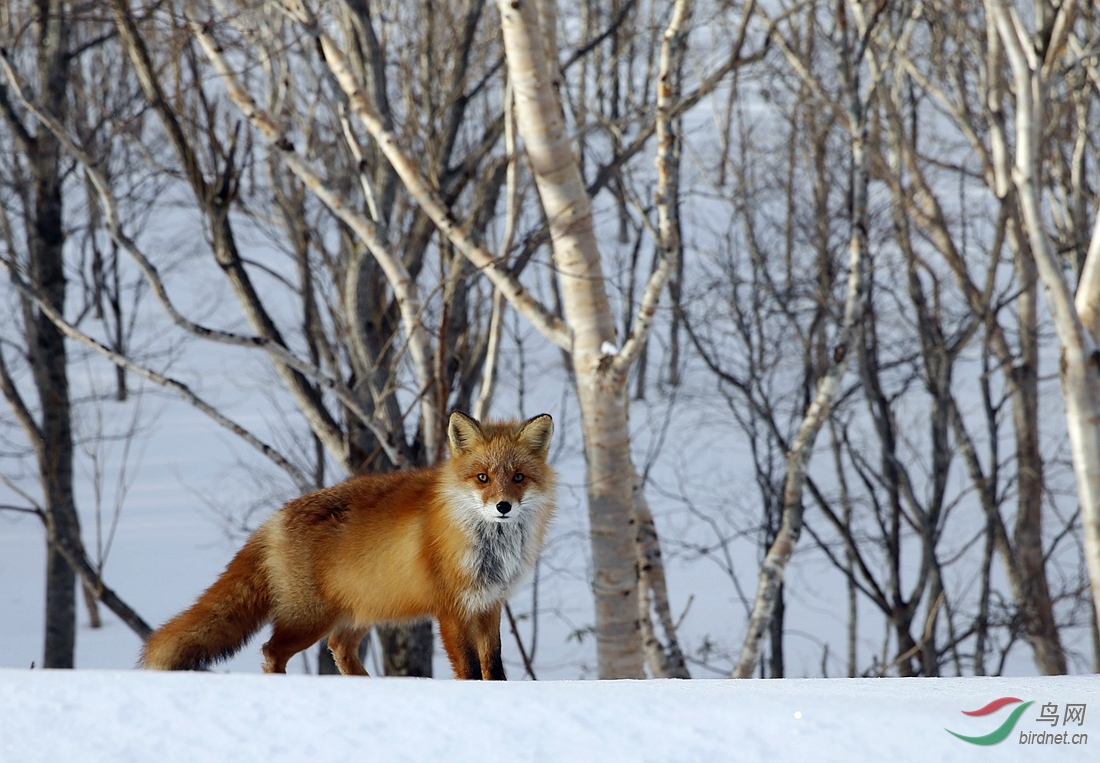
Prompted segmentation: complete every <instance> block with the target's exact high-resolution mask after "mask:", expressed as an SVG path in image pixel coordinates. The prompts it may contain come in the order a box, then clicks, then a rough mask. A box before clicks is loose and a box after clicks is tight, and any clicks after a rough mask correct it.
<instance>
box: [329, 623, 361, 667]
mask: <svg viewBox="0 0 1100 763" xmlns="http://www.w3.org/2000/svg"><path fill="white" fill-rule="evenodd" d="M367 630H369V629H368V628H354V627H347V628H338V629H337V630H335V631H333V632H332V633H331V634H329V637H328V648H329V649H330V650H331V651H332V659H333V660H334V661H335V662H336V667H337V668H339V670H340V672H341V673H342V674H343V675H345V676H365V675H367V669H366V668H364V667H363V661H362V660H361V659H359V643H360V642H361V641H362V640H363V637H364V636H366V635H367Z"/></svg>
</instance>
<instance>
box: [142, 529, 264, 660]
mask: <svg viewBox="0 0 1100 763" xmlns="http://www.w3.org/2000/svg"><path fill="white" fill-rule="evenodd" d="M270 612H271V588H270V585H269V584H268V581H267V575H266V574H265V573H264V565H263V541H262V540H261V539H260V538H258V537H256V536H253V537H252V538H250V539H249V541H248V542H247V543H246V544H245V546H244V548H242V549H241V550H240V551H239V552H238V553H237V555H236V556H234V557H233V559H232V561H230V562H229V564H228V565H227V566H226V568H225V572H223V573H222V574H221V576H220V577H218V579H217V580H216V581H215V582H214V584H213V585H212V586H210V587H209V588H208V589H206V591H205V592H204V593H203V594H202V595H201V596H200V597H199V599H198V601H196V602H195V603H194V605H192V606H191V607H190V608H189V609H186V610H184V611H183V612H181V613H180V614H178V615H176V616H175V617H173V618H172V619H171V620H169V621H168V622H167V623H165V624H164V625H163V626H161V628H160V629H159V630H157V631H155V632H154V633H153V635H151V636H150V637H149V640H148V641H146V642H145V647H144V648H143V649H142V651H141V659H140V660H139V662H138V666H139V667H142V668H148V669H150V670H203V669H204V668H206V667H208V666H209V665H210V664H212V663H215V662H219V661H220V660H225V659H228V658H229V657H232V656H233V655H234V654H236V653H237V651H238V650H239V649H240V648H241V647H242V646H244V644H245V642H246V641H248V639H249V638H251V637H252V635H253V634H255V633H256V631H258V630H259V629H260V628H261V627H262V626H263V625H264V624H265V623H266V622H267V621H268V617H269V615H270Z"/></svg>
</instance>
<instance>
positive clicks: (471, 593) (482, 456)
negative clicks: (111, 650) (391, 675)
mask: <svg viewBox="0 0 1100 763" xmlns="http://www.w3.org/2000/svg"><path fill="white" fill-rule="evenodd" d="M553 432H554V424H553V420H552V419H551V418H550V416H549V415H547V414H542V415H541V416H535V417H534V418H532V419H529V420H527V421H525V422H523V423H518V422H515V421H508V422H497V423H492V422H486V423H484V424H482V423H479V422H477V421H475V420H474V419H472V418H470V417H469V416H466V415H465V414H463V413H459V412H455V413H452V414H451V417H450V420H449V422H448V425H447V439H448V441H449V444H450V450H451V457H450V458H449V459H447V460H445V461H443V462H442V463H440V464H439V465H437V466H433V467H430V468H424V469H417V470H410V471H404V472H397V473H394V474H377V475H367V476H359V477H353V478H351V479H349V480H348V481H346V482H344V483H341V484H339V485H336V486H334V487H330V488H325V489H323V490H318V491H316V492H314V493H310V494H308V495H305V496H303V497H301V498H297V499H295V500H292V501H290V502H289V503H287V504H286V505H285V506H283V507H282V508H281V509H279V510H278V511H276V512H275V513H274V514H273V515H272V516H271V517H270V518H269V519H268V520H267V521H266V522H264V524H263V525H261V526H260V528H259V529H257V530H256V532H254V533H253V534H252V536H251V537H250V538H249V539H248V541H247V542H246V543H245V545H244V548H242V549H241V550H240V551H239V552H238V553H237V555H236V556H235V557H233V559H232V560H231V561H230V562H229V565H228V566H227V567H226V568H225V572H223V573H222V574H221V576H220V577H219V578H218V579H217V580H216V581H215V582H214V584H213V585H212V586H210V588H209V589H207V590H206V592H205V593H203V594H202V595H201V596H200V597H199V599H198V601H196V602H195V604H194V605H193V606H192V607H191V608H190V609H187V610H185V611H184V612H182V613H180V614H179V615H177V616H176V617H174V618H173V619H171V620H169V621H168V622H167V623H166V624H165V625H164V626H162V627H161V628H160V629H159V630H157V631H156V632H154V633H153V635H151V636H150V637H149V640H148V641H147V642H146V643H145V647H144V649H143V650H142V655H141V660H140V663H139V665H140V667H144V668H151V669H159V670H200V669H203V668H205V667H207V666H208V665H210V664H211V663H214V662H217V661H219V660H223V659H226V658H228V657H230V656H232V655H233V654H235V653H236V652H237V651H238V650H239V649H240V648H241V647H242V646H243V645H244V643H245V642H246V641H247V640H248V639H249V638H251V637H252V636H253V634H255V633H256V631H257V630H259V629H260V628H261V627H262V626H263V625H265V624H266V623H268V622H270V623H272V625H273V632H272V634H271V640H270V641H268V642H267V643H266V644H264V646H263V655H264V662H263V669H264V672H266V673H285V672H286V664H287V661H288V660H290V658H292V657H293V656H294V655H295V654H297V653H298V652H300V651H302V650H303V649H306V648H308V647H309V646H311V645H312V644H313V643H315V642H316V641H318V640H320V639H321V638H322V637H324V636H326V635H327V636H328V645H329V648H330V649H331V650H332V655H333V657H334V659H335V661H336V666H337V667H338V668H339V670H340V672H341V673H343V674H344V675H361V676H365V675H367V671H366V669H364V667H363V663H362V661H361V660H360V659H359V653H358V647H359V642H360V641H361V640H362V639H363V636H364V635H365V634H366V632H367V630H368V628H369V627H370V626H371V625H372V624H374V623H379V622H393V621H402V620H413V619H419V618H423V617H429V616H431V617H434V618H436V619H437V620H438V621H439V633H440V636H441V638H442V640H443V646H444V648H445V649H446V651H447V656H448V657H449V658H450V661H451V666H452V668H453V669H454V673H455V676H456V677H457V678H475V679H481V678H488V679H495V680H504V678H505V676H504V665H503V664H502V662H501V657H500V610H501V606H502V604H503V602H504V601H505V599H506V598H507V597H508V595H509V593H510V592H511V590H512V588H513V587H514V586H515V585H516V584H517V583H518V582H519V580H520V579H521V578H522V577H523V575H524V574H525V573H527V572H528V571H529V570H530V569H531V568H532V567H533V566H534V563H535V558H536V557H537V556H538V554H539V551H540V550H541V548H542V544H543V539H544V537H545V534H546V528H547V525H548V524H549V522H550V519H551V516H552V515H553V512H554V489H555V477H554V472H553V470H552V469H551V468H550V466H549V465H548V464H547V454H548V451H549V449H550V438H551V436H552V435H553Z"/></svg>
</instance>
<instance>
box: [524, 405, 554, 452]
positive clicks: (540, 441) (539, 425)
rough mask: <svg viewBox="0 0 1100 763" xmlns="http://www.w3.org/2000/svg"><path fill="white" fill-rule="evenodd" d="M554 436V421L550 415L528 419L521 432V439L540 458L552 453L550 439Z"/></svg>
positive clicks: (544, 414)
mask: <svg viewBox="0 0 1100 763" xmlns="http://www.w3.org/2000/svg"><path fill="white" fill-rule="evenodd" d="M553 436H554V420H553V419H552V418H550V414H549V413H543V414H541V415H539V416H535V418H533V419H528V420H527V421H525V422H524V424H523V427H522V428H521V429H520V430H519V439H520V441H521V442H523V444H525V445H526V446H527V447H528V448H530V449H531V452H532V453H534V454H535V455H536V456H538V457H539V458H546V454H547V453H549V452H550V438H551V437H553Z"/></svg>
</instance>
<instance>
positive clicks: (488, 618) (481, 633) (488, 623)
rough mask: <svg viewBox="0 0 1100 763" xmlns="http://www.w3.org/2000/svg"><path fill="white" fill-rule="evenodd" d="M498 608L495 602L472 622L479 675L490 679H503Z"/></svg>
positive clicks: (499, 606)
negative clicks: (493, 605) (494, 604)
mask: <svg viewBox="0 0 1100 763" xmlns="http://www.w3.org/2000/svg"><path fill="white" fill-rule="evenodd" d="M500 610H501V605H500V604H497V605H496V606H495V607H493V608H492V609H490V610H489V611H488V612H483V613H482V614H480V615H478V616H477V618H476V621H475V623H474V630H475V639H476V642H477V656H478V661H479V662H480V663H481V675H482V677H484V678H487V679H489V680H491V681H504V680H506V677H505V675H504V662H503V661H502V660H501V657H500Z"/></svg>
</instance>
